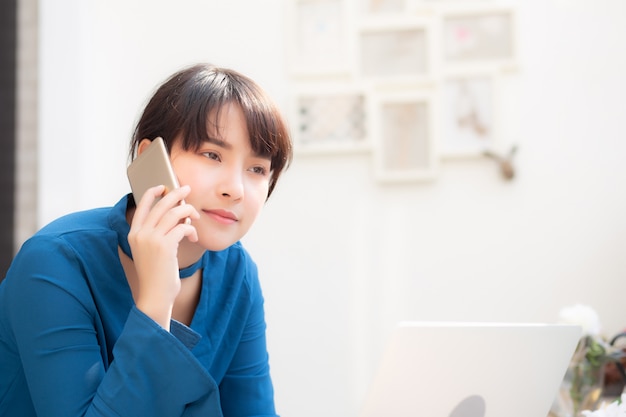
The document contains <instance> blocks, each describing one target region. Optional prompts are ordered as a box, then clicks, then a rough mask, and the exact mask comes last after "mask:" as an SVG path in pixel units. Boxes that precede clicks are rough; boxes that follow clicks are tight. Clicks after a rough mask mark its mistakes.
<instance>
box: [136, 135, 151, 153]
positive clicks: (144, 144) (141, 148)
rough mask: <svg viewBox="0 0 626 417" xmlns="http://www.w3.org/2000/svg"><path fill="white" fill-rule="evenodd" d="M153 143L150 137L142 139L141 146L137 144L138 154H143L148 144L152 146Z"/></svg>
mask: <svg viewBox="0 0 626 417" xmlns="http://www.w3.org/2000/svg"><path fill="white" fill-rule="evenodd" d="M151 143H152V141H151V140H150V139H148V138H144V139H141V142H139V146H137V156H139V155H141V154H142V153H143V151H145V150H146V149H147V148H148V146H150V144H151Z"/></svg>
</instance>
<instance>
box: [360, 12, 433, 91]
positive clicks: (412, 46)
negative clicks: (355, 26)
mask: <svg viewBox="0 0 626 417" xmlns="http://www.w3.org/2000/svg"><path fill="white" fill-rule="evenodd" d="M431 42H432V31H431V26H430V25H429V24H428V23H426V22H417V20H416V21H415V22H404V23H394V24H389V23H371V22H370V23H369V24H367V25H362V27H361V30H360V32H359V34H358V45H359V51H358V68H359V72H360V75H361V76H362V77H364V78H365V79H368V80H373V81H383V82H384V81H393V82H396V83H397V82H410V81H414V80H426V79H428V77H429V76H430V75H431V73H432V64H433V59H432V53H433V48H432V44H431Z"/></svg>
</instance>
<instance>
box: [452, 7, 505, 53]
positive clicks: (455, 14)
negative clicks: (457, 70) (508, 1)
mask: <svg viewBox="0 0 626 417" xmlns="http://www.w3.org/2000/svg"><path fill="white" fill-rule="evenodd" d="M442 20H443V21H442V31H443V51H444V61H445V63H446V64H460V65H464V64H465V65H472V64H479V63H486V62H487V63H489V62H510V61H512V60H513V59H514V55H515V48H514V35H513V33H514V32H513V31H514V22H513V20H514V19H513V14H512V11H511V10H509V9H492V8H487V9H475V10H471V11H470V10H468V11H460V10H459V11H452V12H447V13H445V14H444V17H443V19H442Z"/></svg>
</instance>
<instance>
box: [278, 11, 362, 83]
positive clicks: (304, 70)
mask: <svg viewBox="0 0 626 417" xmlns="http://www.w3.org/2000/svg"><path fill="white" fill-rule="evenodd" d="M345 1H346V0H293V1H290V2H289V3H290V6H291V7H292V9H291V10H290V13H288V15H289V16H291V20H290V27H291V30H290V32H291V34H290V36H289V38H288V39H289V40H290V52H291V55H292V56H293V59H292V62H291V71H292V73H294V74H295V75H316V74H321V73H341V72H347V71H348V70H349V69H350V67H351V65H352V62H351V59H350V58H349V54H350V51H351V47H350V37H349V33H350V32H349V28H348V27H347V22H348V21H349V16H348V13H347V10H346V4H345Z"/></svg>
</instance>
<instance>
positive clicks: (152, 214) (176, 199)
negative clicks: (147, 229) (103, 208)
mask: <svg viewBox="0 0 626 417" xmlns="http://www.w3.org/2000/svg"><path fill="white" fill-rule="evenodd" d="M190 191H191V188H190V187H189V186H188V185H185V186H183V187H180V188H176V189H174V190H171V191H169V192H168V193H167V194H165V195H164V196H163V198H161V199H160V200H159V201H158V202H157V203H156V204H154V206H153V207H152V208H151V209H150V210H149V212H148V213H147V214H146V216H145V218H142V220H143V221H142V224H145V225H148V226H153V227H156V225H158V224H159V223H160V222H161V219H162V218H163V216H165V214H166V213H167V212H168V211H169V210H171V209H172V208H173V207H176V206H178V205H180V204H181V202H182V201H184V198H185V197H186V196H187V195H188V194H189V192H190Z"/></svg>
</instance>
